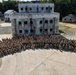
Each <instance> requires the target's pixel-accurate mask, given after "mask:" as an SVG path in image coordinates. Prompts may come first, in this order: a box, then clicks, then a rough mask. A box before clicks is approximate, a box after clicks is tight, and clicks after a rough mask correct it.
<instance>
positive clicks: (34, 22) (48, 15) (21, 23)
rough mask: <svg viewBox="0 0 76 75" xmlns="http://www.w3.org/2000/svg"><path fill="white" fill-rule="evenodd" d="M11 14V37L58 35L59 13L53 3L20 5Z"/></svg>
mask: <svg viewBox="0 0 76 75" xmlns="http://www.w3.org/2000/svg"><path fill="white" fill-rule="evenodd" d="M18 9H19V13H17V14H12V16H11V23H12V32H13V36H26V35H45V34H59V31H58V28H59V13H56V12H54V4H53V3H26V4H25V3H22V4H19V5H18Z"/></svg>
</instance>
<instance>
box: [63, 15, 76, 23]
mask: <svg viewBox="0 0 76 75" xmlns="http://www.w3.org/2000/svg"><path fill="white" fill-rule="evenodd" d="M62 22H68V23H75V22H76V17H75V16H74V15H72V14H68V15H67V16H65V17H63V18H62Z"/></svg>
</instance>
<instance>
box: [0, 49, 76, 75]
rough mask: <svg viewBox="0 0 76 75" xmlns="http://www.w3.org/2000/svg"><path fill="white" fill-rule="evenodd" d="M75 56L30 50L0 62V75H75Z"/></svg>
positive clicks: (58, 52)
mask: <svg viewBox="0 0 76 75" xmlns="http://www.w3.org/2000/svg"><path fill="white" fill-rule="evenodd" d="M75 59H76V54H75V53H70V52H63V53H61V52H60V51H57V50H35V51H33V50H30V51H28V50H27V51H25V52H21V53H16V54H14V55H9V56H6V57H4V58H2V59H1V60H0V64H2V65H1V67H0V75H76V60H75Z"/></svg>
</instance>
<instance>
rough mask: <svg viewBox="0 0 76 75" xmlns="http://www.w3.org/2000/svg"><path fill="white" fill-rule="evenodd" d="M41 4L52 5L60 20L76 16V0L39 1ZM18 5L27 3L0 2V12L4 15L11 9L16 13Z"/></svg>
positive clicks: (14, 1)
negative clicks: (67, 16)
mask: <svg viewBox="0 0 76 75" xmlns="http://www.w3.org/2000/svg"><path fill="white" fill-rule="evenodd" d="M40 2H41V3H46V2H47V3H54V4H55V12H59V13H60V18H62V17H64V16H66V15H68V14H74V15H75V14H76V0H40ZM19 3H28V2H21V1H20V0H8V1H4V0H2V2H0V11H1V12H2V13H4V12H5V11H7V10H8V9H13V10H15V11H17V12H18V4H19Z"/></svg>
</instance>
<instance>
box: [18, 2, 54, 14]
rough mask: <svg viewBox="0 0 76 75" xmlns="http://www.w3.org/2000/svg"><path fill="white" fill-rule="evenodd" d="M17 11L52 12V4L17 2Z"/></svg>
mask: <svg viewBox="0 0 76 75" xmlns="http://www.w3.org/2000/svg"><path fill="white" fill-rule="evenodd" d="M18 9H19V13H23V12H24V13H39V12H40V13H46V12H51V13H53V12H54V4H53V3H52V4H51V3H45V4H42V3H35V4H33V3H30V4H19V6H18Z"/></svg>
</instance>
